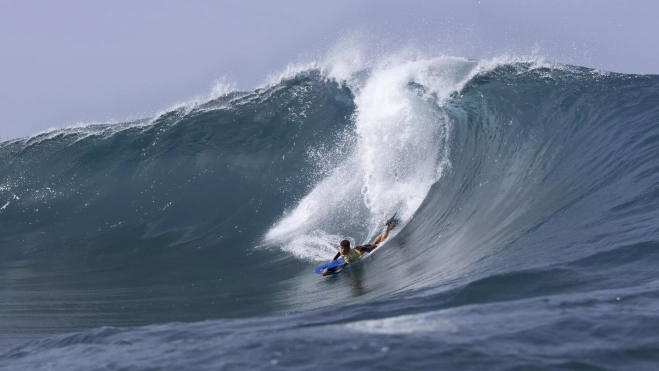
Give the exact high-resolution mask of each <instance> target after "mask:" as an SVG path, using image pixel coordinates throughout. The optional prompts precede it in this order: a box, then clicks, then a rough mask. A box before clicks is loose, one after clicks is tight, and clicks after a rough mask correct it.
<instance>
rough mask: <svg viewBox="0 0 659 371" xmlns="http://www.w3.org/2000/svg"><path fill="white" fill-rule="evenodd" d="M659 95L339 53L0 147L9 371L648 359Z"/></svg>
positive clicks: (468, 366) (658, 195)
mask: <svg viewBox="0 0 659 371" xmlns="http://www.w3.org/2000/svg"><path fill="white" fill-rule="evenodd" d="M657 102H659V76H656V75H629V74H618V73H613V72H607V71H599V70H593V69H588V68H584V67H578V66H571V65H565V64H560V63H553V62H552V63H550V62H547V61H545V60H543V59H542V58H538V57H526V58H513V57H501V58H496V59H492V60H471V59H466V58H459V57H449V56H439V57H426V56H420V55H417V54H410V53H398V54H392V55H388V56H384V57H381V58H378V59H377V60H371V61H366V60H365V59H364V58H363V56H361V55H360V54H359V53H352V52H350V51H346V52H345V53H340V52H337V51H335V52H334V53H333V54H332V55H331V58H330V57H328V58H326V59H324V60H322V61H321V62H311V63H303V64H296V65H292V66H291V67H289V68H288V69H287V70H286V71H284V72H283V73H281V74H277V75H273V76H272V77H270V78H269V79H268V80H267V81H266V82H265V83H264V84H263V85H262V86H260V87H258V88H256V89H254V90H250V91H240V90H237V89H235V87H233V86H231V85H227V84H220V85H218V86H217V87H216V88H215V89H214V90H213V92H212V93H211V94H210V96H208V97H204V98H196V99H194V100H191V101H189V102H186V103H182V104H179V105H176V106H174V107H172V108H171V109H168V110H164V111H163V112H161V113H159V114H157V115H155V116H154V117H148V118H140V119H136V120H129V121H126V122H119V123H107V124H92V125H78V126H75V127H70V128H63V129H52V130H49V131H46V132H43V133H39V134H37V135H34V136H31V137H27V138H21V139H16V140H10V141H5V142H2V143H0V206H1V208H0V246H1V248H0V369H3V370H17V369H21V370H51V369H62V370H119V369H121V370H145V369H150V370H151V369H153V370H180V369H199V370H206V369H208V370H216V369H226V370H231V369H264V370H270V369H310V368H317V367H332V368H335V367H339V368H340V367H345V368H349V369H376V368H377V369H428V370H436V369H445V370H455V369H460V370H483V369H488V370H620V369H633V370H655V369H657V365H659V336H657V335H656V334H658V333H659V312H657V308H659V271H658V270H657V269H656V266H657V264H658V263H659V249H658V248H659V223H658V221H659V186H658V184H659V105H658V104H657ZM396 209H399V210H400V212H401V215H402V218H403V223H402V224H401V226H400V227H399V228H397V229H396V231H395V233H393V234H392V235H391V236H390V237H389V238H388V240H387V241H386V243H385V244H384V245H382V247H381V248H379V249H378V250H376V253H374V254H372V256H369V257H368V258H365V259H363V261H361V262H359V263H356V264H353V265H352V266H351V268H350V269H349V270H346V271H344V272H342V273H341V274H339V275H335V276H332V277H321V276H318V275H314V274H313V269H314V268H315V267H316V266H318V265H319V264H322V263H323V262H326V261H328V260H329V259H331V258H332V257H333V256H334V254H335V253H336V248H337V245H338V242H339V241H340V240H342V239H344V238H345V239H349V240H350V241H351V242H352V243H353V244H361V243H365V242H368V241H369V240H370V239H372V238H373V236H374V235H375V234H377V233H378V232H379V231H380V230H381V229H382V227H383V223H384V220H385V219H386V218H387V217H388V216H389V215H390V214H391V213H392V212H393V211H394V210H396Z"/></svg>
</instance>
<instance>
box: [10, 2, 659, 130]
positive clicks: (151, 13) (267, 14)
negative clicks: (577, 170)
mask: <svg viewBox="0 0 659 371" xmlns="http://www.w3.org/2000/svg"><path fill="white" fill-rule="evenodd" d="M657 14H659V2H657V1H654V0H648V1H594V0H593V1H567V0H554V1H505V0H502V1H485V0H481V1H480V2H479V1H453V0H452V1H438V0H436V1H359V0H351V1H346V0H333V1H322V2H321V1H316V2H312V1H291V0H288V1H265V0H264V1H117V0H115V1H103V2H101V1H57V2H52V1H9V0H0V53H2V54H1V56H2V58H0V136H2V139H3V140H4V139H10V138H15V137H21V136H26V135H31V134H34V133H36V132H38V131H41V130H45V129H47V128H50V127H62V126H67V125H72V124H75V123H81V122H105V121H110V120H122V119H126V118H130V117H139V116H149V115H152V114H154V113H155V112H157V111H159V110H161V109H164V108H166V107H169V106H171V105H172V104H174V103H176V102H180V101H184V100H186V99H188V98H190V97H192V96H195V95H203V94H206V93H207V92H208V91H209V90H210V88H211V86H212V85H213V83H214V81H215V80H217V79H218V78H222V77H224V78H226V79H227V80H228V81H232V82H235V83H237V85H238V87H239V88H241V89H249V88H253V87H254V86H256V85H257V84H258V83H260V82H262V81H263V80H264V79H265V77H266V76H268V75H269V74H271V73H274V72H276V71H278V70H282V69H283V68H284V67H285V66H286V65H287V64H289V63H291V62H296V61H300V60H304V59H309V58H311V56H313V55H317V54H322V53H323V52H324V51H325V50H327V49H328V48H329V47H330V46H331V45H332V44H334V43H336V42H337V40H339V39H340V38H341V37H342V35H345V34H346V33H351V32H353V31H354V30H359V31H360V32H361V33H363V34H365V35H367V36H368V39H370V40H371V42H373V43H377V44H380V45H378V46H379V47H381V48H391V49H395V48H397V47H404V46H406V45H410V44H411V45H414V46H415V47H416V48H417V49H419V50H420V51H422V52H424V53H426V54H428V55H442V54H449V55H456V56H463V57H470V58H485V57H491V56H495V55H498V54H503V53H512V54H520V55H522V54H526V55H528V54H530V53H531V52H532V51H533V50H534V49H537V50H539V54H540V55H542V56H544V57H546V58H547V59H549V60H552V61H557V62H565V63H571V64H578V65H583V66H588V67H595V68H601V69H606V70H612V71H616V72H626V73H643V74H646V73H653V74H657V73H659V48H658V47H657V46H658V45H659V43H658V42H657V41H656V37H657V35H659V22H657V21H656V16H657Z"/></svg>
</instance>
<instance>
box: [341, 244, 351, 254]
mask: <svg viewBox="0 0 659 371" xmlns="http://www.w3.org/2000/svg"><path fill="white" fill-rule="evenodd" d="M348 251H350V246H341V252H342V253H343V254H344V255H345V254H347V253H348Z"/></svg>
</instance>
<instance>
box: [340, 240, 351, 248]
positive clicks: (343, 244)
mask: <svg viewBox="0 0 659 371" xmlns="http://www.w3.org/2000/svg"><path fill="white" fill-rule="evenodd" d="M341 247H350V241H348V240H343V241H341Z"/></svg>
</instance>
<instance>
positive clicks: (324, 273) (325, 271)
mask: <svg viewBox="0 0 659 371" xmlns="http://www.w3.org/2000/svg"><path fill="white" fill-rule="evenodd" d="M323 276H327V268H325V269H324V270H323Z"/></svg>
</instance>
